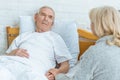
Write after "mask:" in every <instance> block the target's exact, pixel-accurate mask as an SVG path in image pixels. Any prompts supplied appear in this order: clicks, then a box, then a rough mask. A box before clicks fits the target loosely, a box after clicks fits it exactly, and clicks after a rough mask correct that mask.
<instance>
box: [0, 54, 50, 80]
mask: <svg viewBox="0 0 120 80" xmlns="http://www.w3.org/2000/svg"><path fill="white" fill-rule="evenodd" d="M34 66H37V65H35V64H33V63H31V62H30V61H29V60H28V59H26V58H21V57H17V56H1V57H0V80H48V79H47V78H46V76H45V75H43V72H42V70H43V69H41V67H39V68H40V69H39V71H38V70H36V68H35V67H34ZM40 70H41V71H40Z"/></svg>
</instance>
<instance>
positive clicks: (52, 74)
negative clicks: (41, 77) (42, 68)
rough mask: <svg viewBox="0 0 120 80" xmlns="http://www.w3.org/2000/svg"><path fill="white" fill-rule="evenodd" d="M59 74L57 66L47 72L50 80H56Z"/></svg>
mask: <svg viewBox="0 0 120 80" xmlns="http://www.w3.org/2000/svg"><path fill="white" fill-rule="evenodd" d="M57 74H59V70H58V69H56V68H53V69H50V70H49V71H48V72H47V73H46V77H47V78H48V80H55V76H56V75H57Z"/></svg>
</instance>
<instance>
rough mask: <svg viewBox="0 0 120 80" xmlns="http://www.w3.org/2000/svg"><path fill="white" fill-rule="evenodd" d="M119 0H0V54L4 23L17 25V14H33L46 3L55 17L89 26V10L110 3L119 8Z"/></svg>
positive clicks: (1, 51) (3, 47)
mask: <svg viewBox="0 0 120 80" xmlns="http://www.w3.org/2000/svg"><path fill="white" fill-rule="evenodd" d="M119 4H120V1H119V0H0V54H2V53H4V51H5V50H6V45H7V44H6V33H5V26H6V25H12V26H14V25H18V24H19V16H21V15H22V16H23V15H33V14H34V13H35V12H36V11H37V10H38V8H39V7H41V6H43V5H48V6H50V7H52V8H53V9H54V10H55V12H56V19H59V20H65V21H71V20H75V21H76V22H78V25H79V26H81V27H83V28H85V27H89V18H88V13H89V10H90V9H91V8H93V7H96V6H102V5H111V6H114V7H115V8H117V9H120V5H119Z"/></svg>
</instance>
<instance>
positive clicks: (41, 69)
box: [0, 31, 72, 80]
mask: <svg viewBox="0 0 120 80" xmlns="http://www.w3.org/2000/svg"><path fill="white" fill-rule="evenodd" d="M17 48H22V49H26V50H27V51H28V53H29V55H30V57H29V59H27V58H23V57H18V56H7V57H6V59H7V61H8V64H10V61H13V62H14V64H11V65H13V66H14V65H19V66H20V67H21V66H23V69H24V68H25V70H27V69H26V66H27V68H28V72H30V70H32V71H31V72H32V73H31V72H30V73H28V74H29V75H30V74H31V75H33V74H34V73H35V75H37V76H38V75H39V76H40V75H42V76H43V79H41V80H45V79H44V77H45V76H44V75H45V73H46V72H47V71H48V70H49V69H51V68H54V67H55V66H56V61H57V62H58V63H61V62H64V61H66V60H69V59H71V58H72V57H71V55H70V52H69V51H68V48H67V47H66V45H65V43H64V41H63V39H62V38H61V37H60V36H59V35H58V34H56V33H54V32H52V31H48V32H43V33H38V32H32V33H29V32H27V33H23V34H21V35H20V36H18V37H17V38H16V39H15V40H14V41H13V43H12V44H11V46H10V47H9V49H8V50H7V51H6V53H10V52H11V51H12V50H14V49H17ZM4 58H5V57H4ZM1 59H2V58H1ZM4 61H5V60H4ZM13 62H12V63H13ZM0 63H1V61H0ZM8 64H7V65H8ZM4 65H5V64H4ZM15 67H16V66H15ZM11 68H13V67H11V66H10V65H9V69H8V70H10V69H11ZM13 70H14V68H13ZM19 71H20V70H17V69H16V72H18V73H19V74H21V73H23V74H24V76H25V71H24V70H23V71H20V72H19ZM13 73H14V72H13ZM37 73H38V74H37ZM26 74H27V73H26ZM31 75H30V76H31ZM27 76H28V75H27ZM30 76H29V77H30ZM21 80H22V79H21ZM23 80H24V79H23ZM27 80H31V79H28V78H27ZM36 80H37V79H36ZM38 80H39V79H38ZM46 80H47V79H46Z"/></svg>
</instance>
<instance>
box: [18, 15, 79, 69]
mask: <svg viewBox="0 0 120 80" xmlns="http://www.w3.org/2000/svg"><path fill="white" fill-rule="evenodd" d="M26 31H35V24H34V21H33V17H32V16H21V17H20V33H23V32H26ZM52 31H54V32H56V33H58V34H59V35H60V36H61V37H62V38H63V40H64V41H65V43H66V45H67V47H68V49H69V51H70V52H71V55H72V57H73V59H71V60H70V66H71V67H72V66H74V65H75V64H76V62H77V57H78V54H79V43H78V42H79V41H78V40H79V39H78V33H77V26H76V23H75V22H64V21H55V22H54V25H53V28H52Z"/></svg>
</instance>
